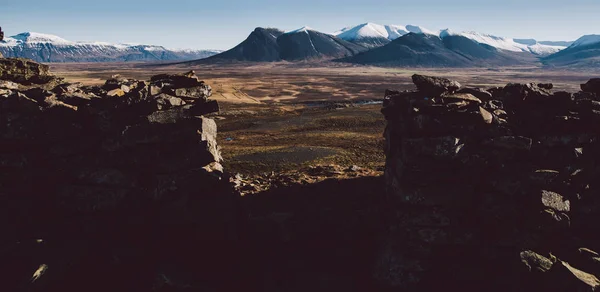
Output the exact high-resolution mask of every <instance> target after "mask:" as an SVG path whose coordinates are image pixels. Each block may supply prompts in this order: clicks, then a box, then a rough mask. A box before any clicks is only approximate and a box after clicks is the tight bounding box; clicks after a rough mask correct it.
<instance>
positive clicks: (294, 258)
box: [0, 59, 600, 291]
mask: <svg viewBox="0 0 600 292" xmlns="http://www.w3.org/2000/svg"><path fill="white" fill-rule="evenodd" d="M413 81H414V83H415V85H416V86H417V90H416V91H411V92H397V91H388V92H386V94H385V103H384V108H383V110H382V112H383V114H384V115H385V117H386V119H387V121H388V126H387V129H386V132H385V137H386V143H387V145H386V149H385V151H386V156H387V161H386V169H385V176H384V177H383V178H381V177H375V176H373V175H374V172H372V171H369V170H365V169H360V168H358V167H349V168H348V167H339V166H315V167H311V168H309V169H308V170H306V171H305V172H302V173H271V174H261V175H259V174H256V175H254V176H252V175H250V176H241V175H229V174H227V172H226V171H225V170H224V169H223V167H222V166H221V164H220V162H221V161H222V158H221V153H220V149H219V147H218V145H217V142H216V139H215V138H216V135H217V127H216V124H215V122H214V121H213V120H212V119H210V118H206V117H205V115H207V114H209V113H214V112H218V111H219V107H218V104H217V103H216V102H215V101H211V100H210V99H209V97H210V96H211V92H212V90H211V88H210V86H208V85H207V84H205V83H204V82H202V81H200V80H199V78H198V77H197V76H196V75H195V74H194V72H188V73H185V74H161V75H156V76H153V77H152V78H151V79H150V80H148V81H142V80H132V79H126V78H123V77H120V76H113V78H111V79H109V80H107V81H106V82H105V84H104V85H103V86H82V85H81V84H72V83H65V82H64V81H63V80H62V79H61V78H58V77H55V76H53V75H51V74H50V73H49V72H48V67H47V66H44V65H41V64H37V63H34V62H31V61H28V60H25V59H0V149H1V150H2V151H1V152H0V173H1V174H2V175H1V176H0V200H2V204H0V206H1V207H0V208H1V209H0V214H1V215H2V217H1V219H2V220H1V222H2V223H0V232H1V234H2V235H1V237H0V239H1V240H0V270H2V275H3V279H4V280H2V281H1V282H2V283H1V285H2V287H3V288H4V289H3V291H234V290H240V289H244V290H247V291H435V290H439V289H449V288H450V289H451V290H463V291H540V290H544V291H593V290H594V289H596V288H597V287H599V286H600V280H598V278H597V276H598V275H600V255H599V254H598V253H597V252H596V251H598V250H600V236H599V235H598V234H599V233H598V228H596V227H595V225H594V224H595V222H597V221H598V219H600V212H599V211H600V200H599V199H598V195H597V188H598V186H597V182H596V181H597V177H598V175H599V174H600V168H598V165H600V163H598V161H597V160H598V159H600V154H599V153H600V152H599V151H598V150H597V148H598V144H597V143H599V141H598V135H599V131H600V130H598V127H597V126H596V123H597V122H598V121H600V80H598V79H593V80H590V82H588V83H587V84H585V85H582V91H581V92H578V93H573V94H572V93H567V92H551V89H552V85H551V84H509V85H507V86H505V87H502V88H492V89H488V90H483V89H476V88H462V89H461V85H460V84H459V83H458V82H455V81H451V80H447V79H440V78H434V77H427V76H419V75H415V76H414V77H413ZM242 195H245V196H242Z"/></svg>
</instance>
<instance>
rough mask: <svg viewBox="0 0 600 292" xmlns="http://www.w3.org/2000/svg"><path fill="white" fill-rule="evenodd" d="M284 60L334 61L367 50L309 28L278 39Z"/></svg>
mask: <svg viewBox="0 0 600 292" xmlns="http://www.w3.org/2000/svg"><path fill="white" fill-rule="evenodd" d="M277 44H279V50H280V51H279V54H280V56H281V58H282V59H283V60H287V61H299V60H310V59H334V58H341V57H347V56H352V55H355V54H358V53H360V52H364V51H366V50H367V48H365V47H363V46H360V45H357V44H353V43H351V42H347V41H345V40H342V39H340V38H338V37H335V36H333V35H329V34H325V33H322V32H318V31H315V30H312V29H310V28H308V27H303V28H301V29H298V30H295V31H291V32H288V33H285V34H283V35H281V36H280V37H279V38H277Z"/></svg>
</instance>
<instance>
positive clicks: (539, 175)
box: [530, 169, 560, 185]
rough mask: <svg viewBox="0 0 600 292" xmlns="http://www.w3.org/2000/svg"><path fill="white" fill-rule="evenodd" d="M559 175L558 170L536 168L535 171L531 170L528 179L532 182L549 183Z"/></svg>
mask: <svg viewBox="0 0 600 292" xmlns="http://www.w3.org/2000/svg"><path fill="white" fill-rule="evenodd" d="M559 175H560V172H558V171H556V170H547V169H540V170H536V171H535V172H533V173H532V174H531V175H530V179H531V181H532V182H533V183H536V184H540V185H549V184H550V183H552V182H553V181H554V180H555V179H556V178H557V177H558V176H559Z"/></svg>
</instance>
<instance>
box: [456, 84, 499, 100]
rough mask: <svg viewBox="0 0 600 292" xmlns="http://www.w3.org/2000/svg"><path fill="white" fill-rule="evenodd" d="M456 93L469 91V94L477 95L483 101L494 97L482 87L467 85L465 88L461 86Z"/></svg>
mask: <svg viewBox="0 0 600 292" xmlns="http://www.w3.org/2000/svg"><path fill="white" fill-rule="evenodd" d="M456 93H468V94H471V95H473V96H475V97H476V98H478V99H480V100H481V101H483V102H486V101H488V100H490V99H492V94H491V93H489V92H488V91H485V90H483V89H481V88H473V87H465V88H461V89H460V90H459V91H457V92H456Z"/></svg>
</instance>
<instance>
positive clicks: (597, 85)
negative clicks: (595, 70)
mask: <svg viewBox="0 0 600 292" xmlns="http://www.w3.org/2000/svg"><path fill="white" fill-rule="evenodd" d="M581 91H583V92H589V93H594V94H596V95H600V78H592V79H590V80H589V81H588V82H586V83H585V84H581Z"/></svg>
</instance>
